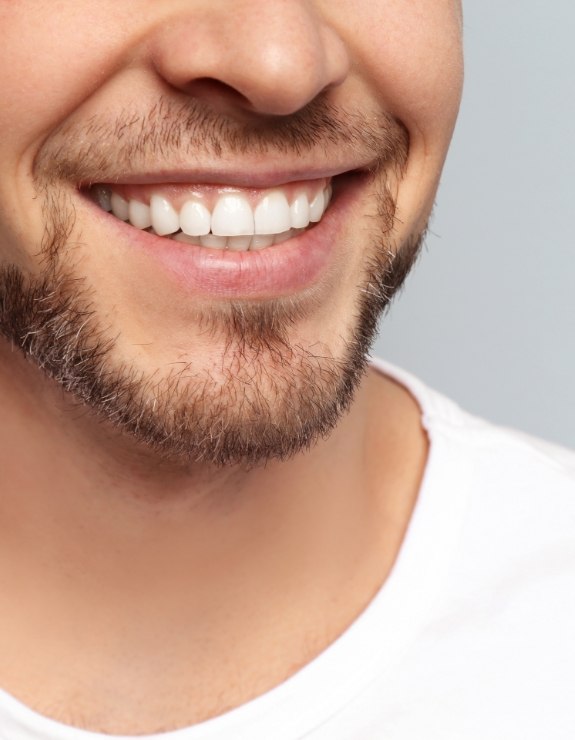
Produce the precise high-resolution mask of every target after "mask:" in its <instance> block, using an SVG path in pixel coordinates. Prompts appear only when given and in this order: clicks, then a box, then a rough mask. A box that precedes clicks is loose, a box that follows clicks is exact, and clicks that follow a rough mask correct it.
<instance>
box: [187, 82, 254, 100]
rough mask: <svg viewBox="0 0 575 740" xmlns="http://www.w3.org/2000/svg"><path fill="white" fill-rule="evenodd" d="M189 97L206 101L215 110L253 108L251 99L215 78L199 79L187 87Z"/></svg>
mask: <svg viewBox="0 0 575 740" xmlns="http://www.w3.org/2000/svg"><path fill="white" fill-rule="evenodd" d="M186 91H187V92H188V94H189V95H192V96H193V97H195V98H199V99H200V100H205V101H207V102H208V103H210V105H211V106H213V107H214V108H218V107H222V104H223V107H227V106H229V105H230V104H232V105H233V106H234V107H236V106H239V107H241V108H251V107H252V105H251V103H250V101H249V99H248V98H247V97H246V96H245V95H243V94H242V93H241V92H239V91H238V90H236V88H235V87H232V85H228V84H227V83H225V82H222V81H221V80H218V79H216V78H215V77H198V78H196V79H194V80H192V81H190V82H189V83H188V84H187V85H186Z"/></svg>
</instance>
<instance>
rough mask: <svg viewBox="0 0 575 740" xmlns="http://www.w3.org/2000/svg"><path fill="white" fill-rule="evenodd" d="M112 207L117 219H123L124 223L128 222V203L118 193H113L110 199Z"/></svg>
mask: <svg viewBox="0 0 575 740" xmlns="http://www.w3.org/2000/svg"><path fill="white" fill-rule="evenodd" d="M110 205H111V207H112V213H113V214H114V216H116V218H120V219H122V221H127V220H128V216H129V214H128V201H127V200H124V199H123V198H122V196H121V195H118V193H112V196H111V198H110Z"/></svg>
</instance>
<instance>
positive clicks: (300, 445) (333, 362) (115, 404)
mask: <svg viewBox="0 0 575 740" xmlns="http://www.w3.org/2000/svg"><path fill="white" fill-rule="evenodd" d="M127 122H128V123H127ZM216 124H217V125H216ZM338 145H341V146H352V147H356V148H358V149H359V148H361V149H362V150H365V151H369V152H372V153H373V154H374V157H373V160H374V162H375V164H374V167H373V173H372V177H373V179H374V182H376V183H378V184H379V194H378V195H377V199H378V209H377V214H378V215H377V218H376V219H375V222H374V224H373V234H374V236H373V239H374V243H373V244H372V245H371V249H370V250H369V251H368V252H367V253H366V255H365V261H364V269H363V276H362V280H361V283H360V284H359V285H358V286H357V298H356V304H355V305H356V310H355V313H354V316H353V317H350V320H349V328H348V330H347V332H346V335H345V336H344V342H343V349H340V351H339V353H338V354H337V355H335V354H334V353H333V352H331V351H330V350H329V348H328V347H327V346H326V345H325V343H323V344H322V337H321V336H318V343H317V344H316V343H314V345H313V346H310V347H304V346H302V344H301V343H300V342H296V341H293V339H292V336H293V330H294V328H296V327H297V324H298V321H300V320H302V319H303V318H305V317H306V316H308V315H309V313H310V312H312V311H313V310H314V306H313V301H312V302H311V303H310V302H305V301H300V300H298V299H297V298H281V299H274V300H267V301H260V302H255V301H242V300H236V301H230V302H228V303H227V304H225V305H223V306H222V305H218V306H213V307H211V308H207V309H205V310H204V311H202V312H201V313H198V316H197V317H196V318H197V322H198V324H201V325H202V326H203V328H204V330H205V331H206V332H207V333H208V335H209V336H211V338H212V339H213V341H214V342H216V341H217V342H219V343H221V344H222V345H223V347H224V350H223V353H222V361H221V367H219V370H218V373H217V376H216V375H215V374H214V373H213V371H212V370H210V369H209V368H201V367H196V366H194V364H193V363H192V362H185V363H183V364H182V365H180V366H178V367H177V368H174V367H172V368H171V369H170V370H169V371H168V372H165V371H164V370H163V369H162V368H157V369H156V370H154V371H152V372H150V371H148V372H144V370H142V369H141V368H139V367H138V365H137V363H136V362H135V361H133V362H129V361H127V360H122V361H120V360H119V359H118V354H117V352H115V349H116V344H117V340H118V337H117V335H115V334H114V331H113V329H112V328H111V327H110V326H107V325H106V324H105V323H104V322H103V321H102V319H101V317H100V316H99V315H98V311H97V309H96V308H95V301H94V300H93V291H94V288H89V287H88V285H87V281H86V279H85V276H82V275H81V274H78V271H77V270H75V268H74V265H73V264H72V262H71V260H70V258H69V253H70V250H69V249H68V245H69V242H70V239H71V237H72V234H73V232H74V225H75V224H74V221H75V214H74V206H73V199H72V198H71V196H70V194H69V191H67V190H66V188H65V187H64V183H70V182H72V183H75V184H81V185H83V186H86V185H89V184H91V183H95V182H104V181H106V182H111V181H113V180H114V179H115V178H120V177H121V175H122V172H123V171H125V170H126V167H127V166H128V163H131V166H132V167H134V166H138V164H140V165H141V167H144V166H146V165H147V166H148V167H149V166H150V163H153V162H154V161H162V160H165V159H166V158H169V156H170V155H171V154H173V153H175V152H177V153H178V155H180V156H182V155H183V154H186V153H189V152H193V151H194V149H195V148H198V147H203V151H205V152H209V153H210V154H211V155H212V156H213V157H214V158H217V157H221V156H222V155H223V154H224V153H225V154H226V155H227V154H234V153H238V152H241V153H246V152H248V153H253V154H256V153H257V154H258V155H259V156H263V155H265V156H270V155H273V153H274V152H276V153H277V152H278V151H282V152H288V153H291V154H293V155H297V156H301V157H302V158H303V157H304V156H305V153H306V151H311V150H313V149H318V148H319V149H321V148H323V149H324V150H325V151H332V150H333V149H334V147H337V146H338ZM407 149H408V140H407V134H406V132H405V130H404V129H403V127H402V126H401V125H400V124H398V123H397V122H395V121H393V120H392V119H391V118H388V117H382V118H381V120H380V121H378V123H377V124H374V123H373V121H371V120H365V119H364V118H362V117H361V116H359V115H357V114H354V115H350V114H349V113H348V114H346V113H344V112H342V111H339V110H337V109H335V108H333V107H331V106H328V105H327V104H326V103H325V102H322V101H321V100H319V99H318V100H317V101H314V103H313V104H311V105H310V106H308V107H307V108H306V109H304V110H302V111H300V112H298V113H297V114H294V115H293V116H289V117H285V118H284V119H280V120H278V121H276V122H274V123H273V124H270V123H267V124H265V125H264V124H262V125H261V126H260V127H253V126H252V127H247V126H243V125H240V124H238V123H235V122H232V121H230V120H229V119H228V118H225V117H223V116H222V115H221V114H217V113H215V112H213V111H210V110H209V109H206V108H204V107H202V106H201V105H200V104H198V103H196V102H194V103H187V104H184V105H181V104H178V105H176V104H175V103H174V102H173V101H170V100H163V101H161V102H160V103H159V104H158V106H156V107H155V108H154V109H153V110H152V111H150V112H149V113H148V114H147V115H146V116H144V117H140V118H138V117H137V116H135V115H134V114H132V113H130V112H129V111H125V112H124V113H123V114H122V116H120V117H119V118H118V120H116V121H109V120H106V119H104V118H102V119H93V120H91V121H90V123H89V125H88V126H85V127H84V128H83V129H81V130H80V129H78V128H75V127H74V126H69V125H68V126H64V127H62V128H61V129H60V130H58V131H57V132H55V134H54V135H53V136H52V137H51V138H50V139H49V140H48V141H47V143H46V145H45V146H44V147H43V148H42V150H41V152H40V155H39V157H38V159H37V161H36V163H35V168H34V175H35V180H36V184H37V188H38V193H39V194H40V195H41V197H42V203H43V213H44V222H45V233H44V238H43V242H42V244H41V247H40V254H41V257H42V260H43V262H42V269H41V271H40V274H37V275H34V276H32V275H28V274H26V273H25V272H24V271H23V270H22V269H20V268H18V267H17V266H15V265H6V266H4V267H2V268H1V269H0V333H1V334H2V335H3V336H4V337H5V338H6V339H7V340H8V341H9V342H11V343H12V345H13V346H15V347H17V348H18V349H19V350H21V351H22V352H23V353H24V355H25V356H26V357H27V358H28V359H29V360H30V361H31V362H32V363H34V364H35V365H36V366H37V367H38V368H40V369H41V370H42V371H43V372H44V373H45V374H46V375H47V376H48V377H50V378H51V379H52V380H53V381H55V382H56V383H58V384H59V385H60V386H61V387H62V388H63V389H64V390H65V391H66V393H68V394H70V395H71V397H73V399H75V401H76V402H79V403H81V404H82V405H83V406H85V407H87V408H89V409H90V410H91V412H92V413H94V414H95V416H96V417H98V418H99V420H101V421H103V422H104V423H105V424H111V425H112V426H113V427H114V428H115V429H116V430H119V431H120V432H121V433H123V434H126V435H128V436H129V437H130V438H131V440H132V441H135V442H136V443H137V445H138V446H139V447H140V448H141V449H142V450H143V451H144V452H145V454H146V455H149V456H154V457H156V458H157V459H158V461H159V460H162V461H164V462H168V463H170V464H173V465H180V466H181V465H184V466H185V465H190V464H198V463H200V464H208V465H213V466H217V467H221V466H229V465H243V466H248V467H253V466H257V465H261V464H265V463H266V462H267V461H269V460H272V459H280V460H286V459H289V458H290V457H292V456H293V455H295V454H298V453H300V452H302V451H304V450H305V449H308V448H309V447H310V446H311V445H313V444H314V443H315V442H316V441H317V440H318V439H320V438H322V437H325V436H327V435H329V433H330V432H331V431H332V430H333V428H334V426H335V425H336V424H337V422H338V420H339V419H340V418H341V416H342V414H344V413H345V412H346V411H347V410H348V409H349V407H350V405H351V402H352V400H353V396H354V392H355V390H356V389H357V387H358V385H359V383H360V381H361V378H362V377H363V375H364V373H365V370H366V367H367V359H368V352H369V349H370V347H371V344H372V343H373V340H374V339H375V336H376V333H377V325H378V320H379V317H380V316H381V314H382V312H383V311H384V310H385V308H386V307H387V306H388V305H389V302H390V300H391V298H392V296H393V295H394V293H395V292H396V291H397V290H398V288H399V287H400V286H401V285H402V283H403V281H404V279H405V277H406V275H407V273H408V272H409V269H410V267H411V265H412V264H413V262H414V260H415V258H416V256H417V254H418V251H419V246H420V243H421V239H422V237H421V235H420V234H417V235H414V236H413V237H412V238H411V239H409V240H408V242H406V243H404V244H402V245H400V246H398V245H393V244H392V243H391V237H390V234H391V233H392V231H393V227H394V219H395V202H394V198H393V196H392V193H391V190H390V188H389V185H388V182H389V175H390V174H394V175H395V176H396V177H397V176H400V174H401V172H402V171H403V167H404V165H405V161H406V157H407ZM317 346H321V347H322V349H321V352H318V350H317Z"/></svg>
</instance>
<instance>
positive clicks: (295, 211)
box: [290, 193, 309, 229]
mask: <svg viewBox="0 0 575 740" xmlns="http://www.w3.org/2000/svg"><path fill="white" fill-rule="evenodd" d="M290 214H291V226H292V229H303V228H305V227H306V226H307V225H308V224H309V200H308V199H307V195H306V194H305V193H300V195H298V197H297V198H296V199H295V200H294V202H293V203H292V204H291V206H290Z"/></svg>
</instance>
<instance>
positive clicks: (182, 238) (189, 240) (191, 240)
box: [171, 231, 200, 244]
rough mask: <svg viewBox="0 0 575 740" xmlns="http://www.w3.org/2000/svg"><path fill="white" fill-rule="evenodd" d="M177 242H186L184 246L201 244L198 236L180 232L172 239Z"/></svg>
mask: <svg viewBox="0 0 575 740" xmlns="http://www.w3.org/2000/svg"><path fill="white" fill-rule="evenodd" d="M171 239H173V240H174V241H176V242H184V244H199V243H200V240H199V239H198V237H197V236H188V235H187V234H184V233H182V232H181V231H179V232H178V233H177V234H174V236H172V237H171Z"/></svg>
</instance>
